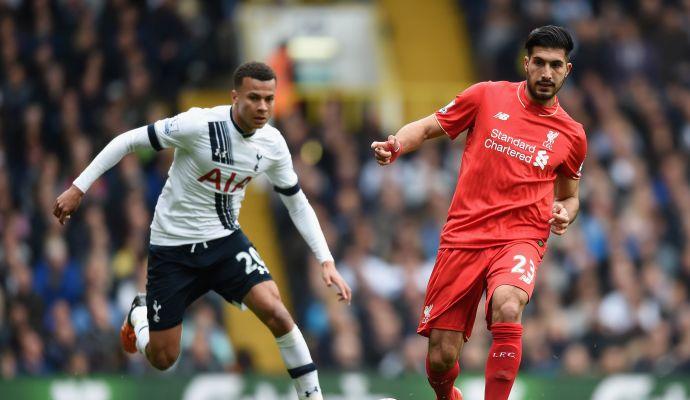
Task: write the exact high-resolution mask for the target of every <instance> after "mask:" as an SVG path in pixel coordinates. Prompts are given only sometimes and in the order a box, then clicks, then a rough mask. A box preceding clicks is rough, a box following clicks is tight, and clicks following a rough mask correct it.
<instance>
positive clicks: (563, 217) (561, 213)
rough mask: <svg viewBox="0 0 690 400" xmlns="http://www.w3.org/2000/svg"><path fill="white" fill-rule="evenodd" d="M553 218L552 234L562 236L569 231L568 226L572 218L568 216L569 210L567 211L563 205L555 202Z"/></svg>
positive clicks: (551, 221) (550, 222)
mask: <svg viewBox="0 0 690 400" xmlns="http://www.w3.org/2000/svg"><path fill="white" fill-rule="evenodd" d="M551 213H552V215H553V216H552V217H551V219H550V220H549V224H551V232H553V233H555V234H556V235H562V234H564V233H565V231H567V230H568V225H569V224H570V216H568V210H566V209H565V206H564V205H563V203H559V202H554V203H553V207H552V208H551Z"/></svg>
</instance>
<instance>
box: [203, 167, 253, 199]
mask: <svg viewBox="0 0 690 400" xmlns="http://www.w3.org/2000/svg"><path fill="white" fill-rule="evenodd" d="M196 180H197V181H199V182H201V183H204V182H209V183H210V184H212V185H213V187H214V188H215V189H216V190H218V191H220V190H221V186H222V187H223V189H222V190H223V192H225V193H228V192H230V193H233V192H235V191H236V190H240V189H244V187H245V186H247V184H248V183H249V181H251V180H252V177H251V176H248V177H246V178H244V179H240V177H238V176H237V174H236V173H234V172H233V173H232V174H230V176H228V178H227V179H225V183H224V184H223V175H222V173H221V172H220V168H213V169H212V170H210V171H208V172H207V173H206V174H204V175H203V176H200V177H198V178H197V179H196ZM230 188H232V190H230Z"/></svg>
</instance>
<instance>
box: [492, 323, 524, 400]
mask: <svg viewBox="0 0 690 400" xmlns="http://www.w3.org/2000/svg"><path fill="white" fill-rule="evenodd" d="M491 334H492V336H493V338H494V340H493V343H492V344H491V349H489V358H488V359H487V360H486V371H485V377H486V386H485V389H484V399H485V400H507V399H508V395H509V394H510V388H512V387H513V382H515V377H516V376H517V373H518V370H519V369H520V358H521V357H522V325H520V324H514V323H507V322H498V323H493V324H491Z"/></svg>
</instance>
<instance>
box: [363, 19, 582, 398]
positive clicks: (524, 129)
mask: <svg viewBox="0 0 690 400" xmlns="http://www.w3.org/2000/svg"><path fill="white" fill-rule="evenodd" d="M525 48H526V49H527V55H526V56H525V60H524V68H525V73H526V78H527V79H526V80H525V81H523V82H481V83H477V84H475V85H473V86H471V87H470V88H468V89H466V90H465V91H463V92H462V93H460V94H459V95H457V96H456V98H455V99H454V100H453V101H451V102H450V104H448V105H447V106H445V107H443V108H441V109H440V110H439V111H437V112H436V113H434V114H432V115H430V116H428V117H426V118H423V119H421V120H418V121H415V122H412V123H410V124H407V125H405V126H404V127H402V128H401V129H400V130H399V131H398V132H397V133H396V134H395V136H389V137H388V140H387V141H385V142H374V143H372V145H371V147H372V149H373V150H374V155H375V157H376V160H377V161H378V163H379V164H381V165H388V164H390V163H392V162H393V161H395V159H396V158H397V157H398V156H400V155H401V154H403V153H408V152H411V151H414V150H416V149H417V148H419V147H420V146H421V145H422V143H423V142H424V141H425V140H427V139H432V138H435V137H439V136H443V135H447V136H449V137H450V138H451V139H455V138H456V137H458V136H459V135H460V134H461V133H462V132H465V131H466V132H467V141H466V145H465V151H464V153H463V155H462V164H461V167H460V172H459V178H458V183H457V187H456V189H455V194H454V196H453V201H452V203H451V205H450V210H449V211H448V219H447V221H446V224H445V226H444V227H443V232H442V233H441V241H440V242H441V244H440V248H439V250H438V255H437V258H436V264H435V265H434V270H433V273H432V275H431V278H430V280H429V284H428V287H427V293H426V298H425V304H424V309H423V311H422V314H421V318H420V322H419V327H418V329H417V332H418V333H419V334H421V335H424V336H427V337H428V338H429V349H428V353H427V375H428V377H429V383H430V384H431V386H432V388H433V389H434V391H435V392H436V398H437V399H443V400H445V399H453V400H458V399H462V394H461V393H460V390H459V389H457V388H455V387H454V386H453V384H454V382H455V379H456V378H457V376H458V374H459V373H460V367H459V364H458V359H459V355H460V351H461V349H462V345H463V343H464V342H465V341H467V340H468V339H469V336H470V334H471V332H472V326H473V325H474V320H475V316H476V311H477V306H478V305H479V302H480V300H481V297H482V294H483V293H484V291H486V298H487V301H486V315H487V317H486V320H487V321H486V322H487V327H488V329H489V330H490V331H491V334H492V337H493V341H492V345H491V349H490V350H489V355H488V359H487V362H486V371H485V375H486V386H485V399H486V400H505V399H507V398H508V395H509V393H510V389H511V387H512V386H513V382H514V380H515V377H516V375H517V372H518V369H519V367H520V358H521V355H522V325H521V316H522V311H523V310H524V308H525V305H526V304H527V302H528V301H529V299H530V297H531V295H532V291H533V289H534V282H535V278H536V276H537V270H538V267H539V264H540V262H541V260H542V258H543V256H544V252H545V251H546V240H547V238H548V236H549V231H551V232H553V233H555V234H557V235H562V234H563V233H565V231H566V230H567V229H568V225H569V224H570V223H571V222H572V221H573V220H574V219H575V216H576V215H577V211H578V208H579V200H578V183H579V179H580V171H581V167H582V163H583V161H584V158H585V153H586V151H587V142H586V137H585V133H584V130H583V128H582V125H581V124H579V123H577V122H576V121H574V120H573V119H572V118H571V117H570V116H569V115H568V114H567V113H566V112H565V110H563V108H561V106H560V104H559V102H558V99H557V98H556V93H557V92H558V91H559V90H560V88H561V87H562V86H563V83H564V82H565V79H566V77H567V76H568V74H569V73H570V71H571V69H572V64H571V63H570V62H569V58H568V57H569V53H570V51H571V50H572V48H573V41H572V38H571V37H570V35H569V33H568V32H567V31H566V30H565V29H563V28H561V27H557V26H543V27H540V28H537V29H535V30H533V31H532V32H531V33H530V34H529V36H528V38H527V41H526V43H525Z"/></svg>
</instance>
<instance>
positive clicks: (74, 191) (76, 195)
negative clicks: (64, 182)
mask: <svg viewBox="0 0 690 400" xmlns="http://www.w3.org/2000/svg"><path fill="white" fill-rule="evenodd" d="M83 196H84V193H83V192H82V191H81V190H79V188H77V187H76V186H74V185H72V186H70V188H69V189H67V190H65V191H64V192H62V194H61V195H60V196H58V198H57V199H56V200H55V207H54V208H53V215H54V216H55V217H56V218H57V219H58V221H60V224H61V225H64V224H65V221H66V220H68V219H69V218H70V216H71V215H72V213H73V212H75V211H76V210H77V208H79V203H81V198H82V197H83Z"/></svg>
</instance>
